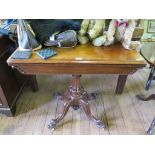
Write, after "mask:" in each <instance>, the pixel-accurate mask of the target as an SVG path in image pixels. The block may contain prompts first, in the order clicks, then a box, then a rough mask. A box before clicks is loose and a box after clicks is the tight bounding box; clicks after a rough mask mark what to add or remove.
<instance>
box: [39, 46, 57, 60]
mask: <svg viewBox="0 0 155 155" xmlns="http://www.w3.org/2000/svg"><path fill="white" fill-rule="evenodd" d="M37 54H38V56H40V57H41V58H42V59H48V58H50V57H52V56H54V55H56V54H57V52H56V51H54V50H52V49H50V48H46V49H43V50H40V51H38V52H37Z"/></svg>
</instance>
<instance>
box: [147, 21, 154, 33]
mask: <svg viewBox="0 0 155 155" xmlns="http://www.w3.org/2000/svg"><path fill="white" fill-rule="evenodd" d="M147 32H148V33H155V20H148V25H147Z"/></svg>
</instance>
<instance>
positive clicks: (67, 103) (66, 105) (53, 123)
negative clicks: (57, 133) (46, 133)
mask: <svg viewBox="0 0 155 155" xmlns="http://www.w3.org/2000/svg"><path fill="white" fill-rule="evenodd" d="M71 103H72V101H71V100H70V101H67V100H66V101H64V103H63V111H62V114H60V115H59V116H58V117H57V118H56V119H52V120H51V121H50V122H49V124H48V128H49V129H53V130H54V129H55V127H56V124H57V123H59V122H60V121H61V120H62V119H63V118H64V117H65V116H66V114H67V112H68V110H69V108H70V106H71Z"/></svg>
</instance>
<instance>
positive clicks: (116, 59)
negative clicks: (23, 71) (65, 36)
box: [7, 44, 145, 65]
mask: <svg viewBox="0 0 155 155" xmlns="http://www.w3.org/2000/svg"><path fill="white" fill-rule="evenodd" d="M52 49H54V50H56V51H57V55H56V56H54V57H51V58H49V59H47V60H43V59H41V58H40V57H39V56H38V55H37V54H36V52H35V51H33V52H32V56H31V58H30V59H24V60H23V59H12V58H11V57H10V58H9V59H8V60H7V62H8V64H9V65H11V64H20V63H22V64H27V63H32V64H39V63H41V64H42V63H47V64H53V63H54V64H56V63H57V64H64V63H65V64H66V63H68V64H69V63H72V64H79V63H80V64H82V63H87V64H118V65H119V64H124V65H125V64H129V65H132V64H133V65H144V64H145V61H144V59H143V58H142V56H141V55H140V54H139V52H137V51H135V50H126V49H124V48H123V47H122V46H121V45H120V44H115V45H112V46H109V47H95V46H92V45H90V44H87V45H78V46H76V47H74V48H53V47H52Z"/></svg>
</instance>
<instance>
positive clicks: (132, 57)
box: [7, 44, 145, 93]
mask: <svg viewBox="0 0 155 155" xmlns="http://www.w3.org/2000/svg"><path fill="white" fill-rule="evenodd" d="M53 49H54V50H56V51H57V52H58V54H57V55H56V56H54V57H52V58H49V59H48V60H43V59H41V58H40V57H39V56H38V55H37V54H36V53H35V52H33V53H32V57H31V58H30V59H26V60H20V59H11V57H10V58H9V59H8V60H7V62H8V64H9V65H10V66H12V68H17V69H18V70H19V71H20V72H21V73H23V74H62V73H64V74H120V75H124V76H125V75H128V74H132V73H134V72H135V71H136V70H137V69H139V68H142V67H144V66H145V62H144V60H143V58H142V57H141V56H140V54H139V53H138V52H136V51H135V50H130V51H129V50H125V49H124V48H123V47H122V46H121V45H120V44H116V45H112V46H110V47H94V46H92V45H90V44H88V45H79V46H76V47H75V48H53ZM121 77H122V76H121ZM119 79H120V78H119ZM119 79H118V85H117V89H116V93H119V92H122V91H123V84H122V86H121V87H120V83H119ZM124 84H125V82H124ZM118 88H121V90H119V91H118Z"/></svg>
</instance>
